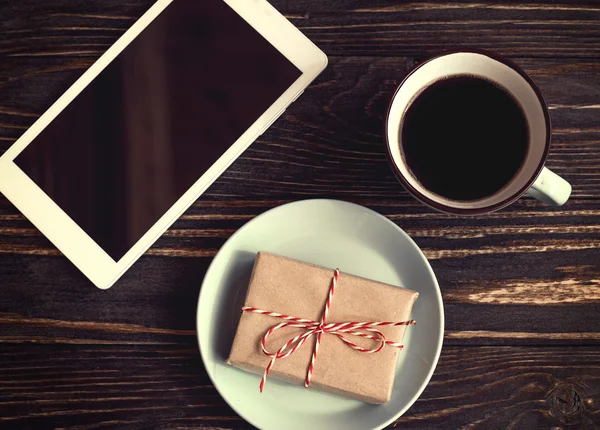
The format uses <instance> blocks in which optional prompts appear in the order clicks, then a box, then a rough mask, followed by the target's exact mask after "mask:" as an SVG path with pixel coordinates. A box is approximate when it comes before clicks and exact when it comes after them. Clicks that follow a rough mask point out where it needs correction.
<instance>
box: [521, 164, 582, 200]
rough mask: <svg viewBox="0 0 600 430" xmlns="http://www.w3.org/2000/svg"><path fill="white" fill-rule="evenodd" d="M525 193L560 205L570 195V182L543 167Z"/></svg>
mask: <svg viewBox="0 0 600 430" xmlns="http://www.w3.org/2000/svg"><path fill="white" fill-rule="evenodd" d="M527 194H529V195H530V196H531V197H533V198H535V199H538V200H539V201H541V202H544V203H548V204H551V205H554V206H562V205H564V204H565V203H566V201H567V200H568V199H569V196H570V195H571V184H569V183H568V182H567V181H565V180H564V179H563V178H561V177H560V176H558V175H557V174H556V173H554V172H553V171H552V170H550V169H547V168H546V167H544V169H543V170H542V172H541V173H540V175H539V176H538V178H537V179H536V181H535V182H534V183H533V185H532V186H531V188H529V190H527Z"/></svg>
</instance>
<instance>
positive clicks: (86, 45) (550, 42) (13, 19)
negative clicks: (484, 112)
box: [0, 0, 600, 58]
mask: <svg viewBox="0 0 600 430" xmlns="http://www.w3.org/2000/svg"><path fill="white" fill-rule="evenodd" d="M5 3H7V4H10V3H9V2H8V1H6V2H5ZM272 3H273V5H274V6H275V7H277V8H278V9H279V10H280V11H281V12H282V13H283V14H284V15H286V16H287V17H288V18H289V19H290V20H291V21H292V22H293V23H294V24H295V25H296V26H298V27H299V28H300V29H302V30H303V31H304V33H305V34H306V35H307V36H309V37H310V38H311V39H312V40H313V41H315V43H317V44H318V45H319V46H321V47H322V48H323V49H325V51H326V52H327V53H328V54H330V55H382V56H417V57H422V56H427V55H431V54H432V53H435V52H437V51H440V50H445V49H448V48H449V47H478V48H487V49H494V50H497V51H498V52H501V53H503V54H505V55H510V56H513V57H516V56H519V57H534V56H535V57H552V58H557V57H563V58H573V57H585V58H597V56H598V54H599V53H600V44H599V42H600V28H599V26H598V22H599V21H600V7H599V6H598V4H597V3H594V2H577V3H575V2H559V1H551V2H539V1H534V0H530V1H514V0H513V1H508V2H502V3H500V4H499V3H498V2H493V1H488V0H486V1H478V2H469V1H453V0H447V1H439V2H435V1H431V2H401V1H394V2H392V1H387V0H376V1H370V2H368V3H365V2H364V1H361V0H337V1H314V0H302V1H298V0H273V1H272ZM151 4H152V1H151V0H129V1H125V2H117V1H114V0H95V1H93V2H85V1H82V0H76V1H73V0H72V1H69V2H66V1H64V0H50V1H45V2H43V3H40V2H38V1H36V0H21V1H19V2H18V3H14V4H10V6H8V5H7V6H4V7H2V8H1V9H0V12H1V13H0V15H1V16H3V17H4V18H5V19H3V22H2V24H1V25H0V33H2V34H3V35H4V37H3V38H4V39H5V40H4V42H2V39H0V43H1V44H0V53H2V54H4V55H6V56H10V57H20V58H36V57H40V56H43V57H54V56H67V57H81V56H84V57H85V56H96V55H98V54H99V53H101V52H102V51H104V50H105V49H106V48H107V47H108V46H110V44H112V43H113V42H114V40H116V38H117V37H118V36H119V35H120V34H122V33H123V32H124V31H125V30H126V29H127V28H128V27H129V26H130V25H131V24H132V23H133V22H134V21H135V19H136V18H138V17H139V16H141V14H142V13H143V12H144V11H145V10H146V9H147V7H149V6H150V5H151ZM0 6H1V4H0ZM6 39H8V42H6Z"/></svg>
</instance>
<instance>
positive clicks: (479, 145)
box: [400, 76, 529, 200]
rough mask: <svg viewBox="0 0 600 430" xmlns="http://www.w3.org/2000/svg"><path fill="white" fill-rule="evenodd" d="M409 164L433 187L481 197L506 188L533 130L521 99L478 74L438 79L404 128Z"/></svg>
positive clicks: (453, 195)
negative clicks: (528, 122) (475, 75)
mask: <svg viewBox="0 0 600 430" xmlns="http://www.w3.org/2000/svg"><path fill="white" fill-rule="evenodd" d="M400 134H401V136H400V137H401V142H402V146H401V150H402V154H403V157H404V159H405V161H406V165H407V166H408V168H409V169H410V170H411V171H412V173H413V175H414V176H415V177H416V179H417V180H418V181H419V182H420V183H421V184H422V185H423V186H424V187H425V188H426V189H428V190H429V191H432V192H433V193H435V194H438V195H440V196H442V197H445V198H447V199H451V200H477V199H481V198H484V197H487V196H490V195H492V194H494V193H496V192H497V191H499V190H500V189H501V188H502V187H504V186H505V185H506V184H507V183H509V182H510V180H511V179H512V178H513V177H514V176H515V175H516V173H517V172H518V170H519V168H520V167H521V165H522V163H523V161H524V159H525V156H526V154H527V148H528V145H529V130H528V127H527V121H526V119H525V115H524V113H523V110H522V109H521V106H520V105H519V103H518V102H517V101H516V100H515V99H514V98H513V97H512V96H511V95H510V94H509V93H508V92H507V91H506V90H504V89H502V88H500V87H498V86H497V85H495V84H493V83H492V82H490V81H487V80H485V79H482V78H477V77H473V76H456V77H451V78H447V79H443V80H440V81H438V82H435V83H433V84H432V85H431V86H429V87H428V88H426V89H425V90H424V91H423V92H422V93H420V94H419V95H418V96H417V97H416V98H415V99H414V100H413V102H412V103H411V105H410V106H409V107H408V110H407V112H406V114H405V117H404V120H403V122H402V125H401V127H400Z"/></svg>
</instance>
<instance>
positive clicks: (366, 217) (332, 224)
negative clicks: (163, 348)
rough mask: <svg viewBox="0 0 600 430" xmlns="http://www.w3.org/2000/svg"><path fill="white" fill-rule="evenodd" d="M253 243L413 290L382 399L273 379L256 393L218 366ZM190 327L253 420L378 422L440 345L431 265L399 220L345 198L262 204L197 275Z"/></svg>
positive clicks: (425, 377) (248, 381)
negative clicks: (408, 321) (370, 400)
mask: <svg viewBox="0 0 600 430" xmlns="http://www.w3.org/2000/svg"><path fill="white" fill-rule="evenodd" d="M258 251H270V252H274V253H277V254H281V255H285V256H288V257H292V258H296V259H299V260H302V261H306V262H310V263H314V264H318V265H322V266H325V267H331V268H336V267H338V268H339V269H340V270H341V271H342V272H347V273H352V274H355V275H359V276H363V277H366V278H371V279H375V280H378V281H381V282H386V283H389V284H394V285H402V286H405V287H407V288H410V289H413V290H416V291H418V292H419V294H420V295H419V299H418V300H417V302H416V303H415V306H414V308H413V313H412V317H413V318H414V319H415V320H416V321H417V325H416V326H412V327H410V328H409V329H408V330H407V332H406V333H407V334H406V337H405V338H404V342H403V343H404V345H405V346H404V350H403V351H402V352H401V353H400V359H399V360H398V370H397V372H398V373H397V377H396V380H395V383H394V391H393V394H392V399H391V400H390V402H388V403H386V404H384V405H370V404H367V403H362V402H360V401H356V400H349V399H345V398H342V397H339V396H335V395H331V394H326V393H322V392H318V391H315V390H311V389H304V387H302V386H294V385H291V384H287V383H284V382H279V381H276V380H275V379H273V378H270V379H269V380H268V381H267V385H266V386H265V390H264V392H263V393H262V394H260V393H259V392H258V384H259V381H260V376H258V375H253V374H250V373H246V372H244V371H242V370H238V369H234V368H232V367H230V366H228V365H226V364H225V359H226V358H227V356H228V355H229V350H230V348H231V343H232V341H233V336H234V334H235V329H236V327H237V322H238V320H239V318H240V314H241V311H240V308H241V306H242V305H243V301H244V298H245V294H246V289H247V286H248V281H249V279H250V273H251V271H252V265H253V263H254V257H255V254H256V252H258ZM197 328H198V341H199V344H200V352H201V354H202V359H203V360H204V365H205V366H206V370H207V372H208V374H209V376H210V378H211V380H212V382H213V384H214V385H215V387H216V388H217V390H218V391H219V393H220V394H221V395H222V396H223V398H224V399H225V400H226V401H227V403H229V405H230V406H231V407H232V408H233V409H234V410H235V411H236V412H237V413H238V414H240V415H241V416H242V417H243V418H244V419H246V420H247V421H248V422H250V423H251V424H253V425H254V426H256V427H258V428H261V429H278V430H280V429H286V430H292V429H311V430H317V429H327V430H333V429H344V430H351V429H360V430H365V429H380V428H383V427H385V426H386V425H389V424H391V423H392V422H393V421H394V420H395V419H397V418H398V417H399V416H400V415H402V414H403V413H404V412H406V410H407V409H408V408H409V407H410V406H411V405H412V404H413V403H414V402H415V400H417V398H418V397H419V395H420V394H421V392H422V391H423V390H424V389H425V386H426V385H427V383H428V382H429V379H430V378H431V375H432V374H433V371H434V369H435V366H436V364H437V361H438V358H439V356H440V351H441V348H442V339H443V334H444V309H443V305H442V296H441V294H440V289H439V287H438V284H437V280H436V278H435V275H434V273H433V271H432V269H431V266H430V265H429V263H428V262H427V259H426V258H425V256H424V255H423V253H422V252H421V250H420V249H419V248H418V247H417V245H416V244H415V243H414V242H413V241H412V239H411V238H410V237H409V236H408V235H407V234H406V233H404V231H402V230H401V229H400V228H399V227H398V226H396V225H395V224H394V223H392V222H391V221H389V220H388V219H387V218H385V217H383V216H381V215H379V214H378V213H377V212H374V211H372V210H370V209H367V208H364V207H362V206H358V205H355V204H352V203H346V202H341V201H336V200H305V201H300V202H295V203H290V204H287V205H283V206H280V207H277V208H275V209H272V210H270V211H268V212H265V213H264V214H262V215H260V216H258V217H256V218H254V219H253V220H252V221H250V222H248V223H247V224H246V225H244V226H243V227H242V228H241V229H239V230H238V231H237V232H236V233H235V234H234V235H233V236H231V238H230V239H229V240H228V241H227V243H225V245H224V246H223V247H222V248H221V250H220V251H219V253H218V254H217V255H216V257H215V258H214V260H213V261H212V263H211V265H210V268H209V269H208V272H207V273H206V276H205V277H204V282H203V283H202V289H201V291H200V299H199V303H198V315H197ZM348 354H352V351H350V350H349V351H348ZM374 358H375V359H376V357H374ZM276 365H277V364H276ZM317 365H318V361H317Z"/></svg>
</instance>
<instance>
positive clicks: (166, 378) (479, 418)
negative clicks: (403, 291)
mask: <svg viewBox="0 0 600 430" xmlns="http://www.w3.org/2000/svg"><path fill="white" fill-rule="evenodd" d="M194 342H195V339H193V338H191V337H189V338H185V339H183V341H181V342H180V343H178V344H176V345H139V344H132V345H119V344H113V345H98V344H93V343H90V344H85V345H28V346H20V345H16V346H7V347H5V348H3V349H2V350H1V351H0V366H1V367H2V369H3V372H2V377H1V381H2V383H1V384H0V426H3V427H10V428H17V427H29V428H39V427H46V426H47V424H48V423H49V422H51V423H52V424H53V426H55V427H61V428H68V429H90V428H109V427H119V428H144V427H148V426H152V427H160V428H181V427H184V428H186V427H190V428H198V427H210V428H216V427H219V428H223V427H225V428H236V429H237V428H240V429H241V428H250V426H249V425H248V424H247V423H245V422H244V421H243V420H241V419H240V418H237V417H236V416H235V414H234V413H233V412H232V411H231V410H230V409H229V407H228V406H227V405H226V404H225V402H224V401H223V400H222V399H221V397H220V396H219V395H218V393H217V392H216V390H215V389H214V388H213V387H212V386H211V384H210V381H209V380H208V378H207V376H206V374H205V373H204V372H200V371H198V369H201V366H202V364H201V362H200V358H199V357H198V354H197V350H196V348H195V345H194ZM599 368H600V351H599V350H598V348H577V349H573V348H568V347H563V348H531V347H528V348H521V347H492V348H486V347H478V348H470V349H468V350H464V349H463V348H453V347H445V348H444V350H443V352H442V356H441V359H440V362H439V365H438V370H437V371H436V373H435V375H434V377H433V379H432V381H431V382H430V384H429V385H428V387H427V388H426V389H425V391H424V393H423V394H422V396H421V397H420V399H419V400H418V401H417V402H416V403H415V404H414V406H413V407H412V408H411V409H410V410H409V411H408V412H407V413H406V415H404V416H403V417H402V418H400V419H399V420H398V421H397V422H396V424H395V426H397V427H401V428H434V427H435V428H438V427H439V428H458V427H462V426H469V425H470V426H477V427H478V428H510V427H511V426H512V428H550V427H563V426H565V425H578V426H579V427H580V428H592V427H593V426H594V425H595V424H597V422H598V421H597V420H598V414H600V409H599V407H598V404H599V402H600V376H599V375H600V373H599V372H598V369H599ZM400 376H401V375H400ZM457 382H459V383H457ZM256 395H257V396H258V395H260V394H259V393H258V392H257V394H256Z"/></svg>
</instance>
